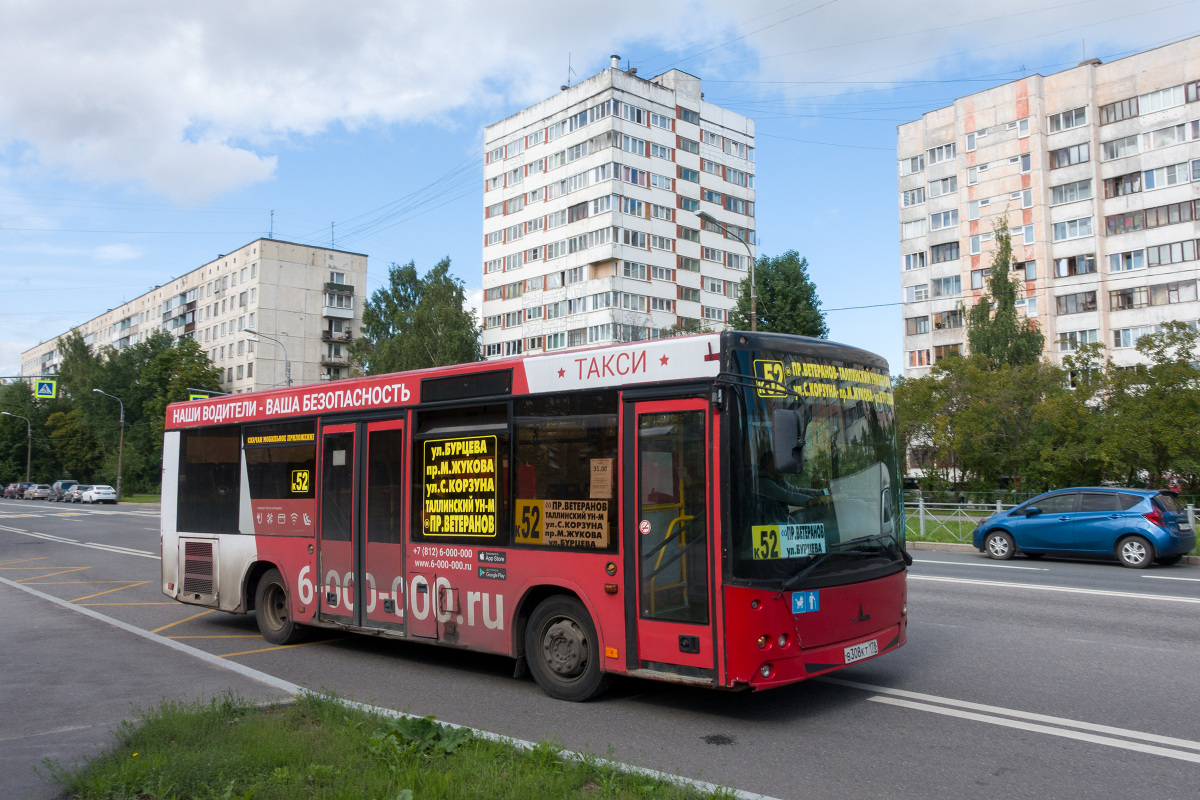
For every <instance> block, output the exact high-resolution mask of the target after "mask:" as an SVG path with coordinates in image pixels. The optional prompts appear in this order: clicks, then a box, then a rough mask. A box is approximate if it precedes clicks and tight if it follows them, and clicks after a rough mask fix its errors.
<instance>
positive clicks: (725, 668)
mask: <svg viewBox="0 0 1200 800" xmlns="http://www.w3.org/2000/svg"><path fill="white" fill-rule="evenodd" d="M900 475H901V473H900V471H899V460H898V454H897V446H896V433H895V423H894V416H893V402H892V393H891V381H890V378H889V376H888V370H887V364H886V362H885V361H884V360H883V359H882V358H880V357H878V356H875V355H873V354H871V353H868V352H865V351H863V350H859V349H856V348H852V347H847V346H843V345H838V344H833V343H830V342H827V341H822V340H817V339H808V338H804V337H797V336H786V335H781V334H769V333H747V332H734V331H727V332H724V333H719V334H702V335H695V336H687V337H680V338H674V339H664V340H656V341H645V342H635V343H630V344H622V345H616V346H612V347H601V348H595V349H589V350H576V351H569V352H563V353H550V354H545V355H536V356H524V357H516V358H511V359H505V360H499V361H488V362H478V363H473V364H462V365H458V366H453V367H444V368H438V369H430V370H423V371H417V372H408V373H400V374H394V375H382V376H375V377H367V378H356V379H350V380H340V381H336V382H332V383H323V384H319V385H309V386H303V387H292V388H288V389H281V390H275V391H265V392H256V393H250V394H242V395H236V396H226V397H220V398H213V399H207V400H199V401H192V402H188V403H176V404H173V405H171V406H169V407H168V409H167V420H166V433H165V439H164V446H163V496H162V499H163V510H162V591H163V592H164V593H165V594H166V595H167V596H168V597H172V598H174V599H176V600H178V601H179V602H182V603H189V604H193V605H199V606H205V607H209V608H217V609H220V610H222V611H228V612H233V613H246V612H250V611H253V612H254V613H255V616H256V619H257V622H258V626H259V629H260V630H261V631H262V634H263V636H264V637H265V638H266V639H267V640H268V641H269V642H272V643H276V644H284V643H289V642H293V641H296V640H297V639H298V638H299V637H300V636H302V635H303V634H304V632H305V631H306V629H308V628H310V627H317V628H335V629H344V630H352V631H359V632H364V633H370V634H374V635H379V636H389V637H398V638H403V639H410V640H412V641H417V642H426V643H431V644H439V645H443V646H446V647H459V648H465V649H470V650H480V651H486V652H490V653H499V654H503V655H507V656H510V657H512V658H515V659H517V672H518V674H519V673H521V672H523V671H524V670H525V669H526V668H527V669H528V670H529V672H531V673H532V674H533V677H534V678H535V679H536V680H537V682H538V683H539V684H540V685H541V686H542V688H543V689H545V691H546V692H548V693H549V694H551V695H552V696H554V697H558V698H562V699H566V700H584V699H587V698H589V697H592V696H594V695H596V694H598V693H599V692H600V691H602V690H603V689H604V688H605V686H606V685H607V683H608V682H609V680H610V679H611V677H612V676H614V675H630V676H636V677H644V678H656V679H662V680H669V681H676V682H682V683H688V684H694V685H698V686H708V687H714V688H723V689H740V688H752V689H765V688H769V687H775V686H781V685H784V684H788V683H793V682H795V681H799V680H803V679H805V678H810V677H813V676H815V675H820V674H823V673H826V672H830V671H832V670H836V669H840V668H842V667H844V666H846V665H847V664H852V663H857V662H859V661H862V660H864V659H868V658H872V657H874V656H876V655H881V654H883V653H886V652H889V651H891V650H895V649H896V648H898V647H900V646H901V645H902V644H904V642H905V639H906V635H905V631H906V623H907V620H906V615H907V604H906V578H907V565H908V564H911V559H910V558H909V557H908V554H907V553H906V552H905V549H904V544H903V542H904V524H903V517H902V503H901V480H900Z"/></svg>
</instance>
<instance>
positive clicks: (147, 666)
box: [0, 584, 288, 800]
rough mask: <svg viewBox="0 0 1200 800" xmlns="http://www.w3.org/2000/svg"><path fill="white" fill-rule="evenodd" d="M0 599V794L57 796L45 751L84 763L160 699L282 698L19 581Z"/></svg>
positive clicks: (67, 763) (34, 798) (0, 592)
mask: <svg viewBox="0 0 1200 800" xmlns="http://www.w3.org/2000/svg"><path fill="white" fill-rule="evenodd" d="M0 598H2V599H3V603H4V609H5V613H4V614H3V615H0V641H2V642H3V646H2V647H0V704H2V707H3V709H4V723H5V724H4V727H3V729H2V730H0V797H5V798H8V797H12V798H29V800H49V799H50V798H59V797H61V796H62V793H61V791H60V790H59V787H58V785H57V784H55V783H54V782H53V781H51V780H50V779H49V777H48V775H47V773H46V770H45V768H43V767H42V766H41V764H42V761H43V759H47V758H50V759H54V760H56V761H58V763H59V764H61V765H62V766H63V767H66V768H70V767H73V766H75V765H79V764H83V763H86V761H87V759H89V758H92V757H95V756H99V755H101V754H102V753H104V752H105V751H107V750H108V749H110V748H111V747H112V746H113V745H114V744H115V739H114V738H113V736H112V732H113V731H114V730H115V729H116V726H117V725H118V724H119V723H120V722H121V721H122V720H130V719H136V717H137V710H138V709H142V708H149V707H152V706H154V705H157V704H158V703H159V702H161V701H162V700H164V699H169V700H184V701H186V700H197V699H200V700H207V699H209V698H212V697H216V696H218V695H221V694H222V693H224V692H232V693H233V694H234V695H235V696H240V697H245V698H248V699H250V700H253V701H255V702H264V701H270V700H282V699H285V698H287V697H288V696H287V695H286V694H285V693H284V692H282V691H279V690H277V689H274V688H272V687H270V686H267V685H265V684H262V683H259V682H258V681H255V680H253V679H251V678H248V677H244V676H242V675H239V674H238V673H236V672H233V671H230V670H224V669H222V668H220V667H219V666H216V665H213V664H208V663H205V662H204V661H201V660H200V659H197V658H195V657H192V656H189V655H187V654H186V653H182V652H178V651H176V650H173V649H171V648H169V647H164V646H162V645H160V644H156V643H155V642H153V641H150V640H148V639H145V638H142V637H141V636H137V635H135V634H133V633H130V632H128V631H125V630H122V629H120V628H118V627H114V626H112V625H110V624H108V623H105V622H103V621H101V620H99V619H94V618H91V617H88V616H85V615H83V614H81V613H78V612H76V611H72V610H70V609H67V608H63V607H61V606H58V605H55V604H54V603H52V602H51V601H49V600H43V599H41V598H39V597H36V596H33V595H30V594H27V593H26V592H24V591H21V590H20V589H14V588H12V587H11V586H6V585H3V584H0ZM35 767H36V768H37V769H38V771H40V772H41V775H39V774H38V773H37V772H35V771H34V770H35Z"/></svg>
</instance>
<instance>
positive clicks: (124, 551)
mask: <svg viewBox="0 0 1200 800" xmlns="http://www.w3.org/2000/svg"><path fill="white" fill-rule="evenodd" d="M0 531H9V532H11V533H19V534H21V535H22V536H32V537H33V538H35V539H45V540H46V541H48V542H54V543H55V544H71V545H75V546H76V547H87V548H89V549H91V550H103V551H105V552H106V553H117V554H119V555H123V556H139V557H141V558H153V559H154V560H155V561H161V560H162V559H161V558H160V557H159V555H158V554H157V553H151V552H150V551H148V550H134V549H133V548H130V547H118V546H117V545H113V544H98V543H96V542H81V541H79V540H77V539H67V538H66V537H63V536H51V535H50V534H48V533H36V532H34V531H25V530H21V529H20V528H10V527H8V526H7V525H0Z"/></svg>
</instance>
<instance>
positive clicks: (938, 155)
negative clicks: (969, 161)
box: [929, 142, 956, 167]
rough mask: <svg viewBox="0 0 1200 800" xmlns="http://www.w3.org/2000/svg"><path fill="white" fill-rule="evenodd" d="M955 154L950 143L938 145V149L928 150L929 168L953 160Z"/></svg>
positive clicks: (952, 143) (953, 147) (952, 144)
mask: <svg viewBox="0 0 1200 800" xmlns="http://www.w3.org/2000/svg"><path fill="white" fill-rule="evenodd" d="M955 152H956V150H955V146H954V142H951V143H950V144H943V145H940V146H939V147H932V148H930V149H929V166H931V167H932V166H933V165H935V164H941V163H944V162H946V161H949V160H950V159H952V158H954V156H955Z"/></svg>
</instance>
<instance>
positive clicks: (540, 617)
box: [525, 595, 610, 703]
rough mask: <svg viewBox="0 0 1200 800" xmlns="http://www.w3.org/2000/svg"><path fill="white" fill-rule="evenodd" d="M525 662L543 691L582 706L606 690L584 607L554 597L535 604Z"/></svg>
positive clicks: (527, 632) (606, 677) (605, 677)
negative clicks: (585, 701)
mask: <svg viewBox="0 0 1200 800" xmlns="http://www.w3.org/2000/svg"><path fill="white" fill-rule="evenodd" d="M525 660H526V663H528V665H529V671H530V672H531V673H533V678H534V680H536V681H537V683H538V686H541V687H542V690H543V691H544V692H545V693H546V694H548V695H550V696H551V697H555V698H557V699H559V700H570V701H572V702H577V703H578V702H582V701H584V700H589V699H591V698H593V697H595V696H596V695H598V694H600V693H601V692H603V691H604V690H605V689H607V688H608V685H609V682H610V676H609V675H606V674H605V673H603V672H601V670H600V640H599V637H598V636H597V635H596V626H595V625H594V624H593V623H592V618H591V615H589V614H588V612H587V609H586V608H584V607H583V603H581V602H579V601H578V600H576V599H575V598H573V597H566V596H563V595H555V596H554V597H548V598H546V599H545V600H543V601H542V602H541V603H539V604H538V606H537V608H535V609H534V610H533V615H532V616H531V617H530V618H529V624H528V625H527V626H526V627H525Z"/></svg>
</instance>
